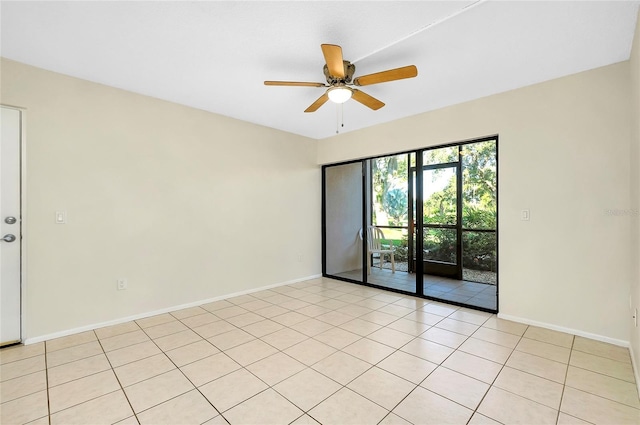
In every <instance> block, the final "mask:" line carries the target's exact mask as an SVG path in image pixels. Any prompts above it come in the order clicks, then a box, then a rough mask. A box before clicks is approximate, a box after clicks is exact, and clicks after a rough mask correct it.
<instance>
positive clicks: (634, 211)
mask: <svg viewBox="0 0 640 425" xmlns="http://www.w3.org/2000/svg"><path fill="white" fill-rule="evenodd" d="M630 74H631V120H632V121H631V155H630V158H631V214H630V215H629V216H630V218H631V230H632V231H631V237H632V244H631V266H632V268H631V300H632V307H633V308H634V309H635V308H638V309H640V12H638V20H637V21H636V33H635V37H634V39H633V48H632V50H631V60H630ZM638 320H640V318H639V319H638ZM628 321H629V323H630V327H631V335H630V338H631V351H632V354H633V356H634V364H635V366H636V382H637V383H638V385H640V374H638V368H639V367H640V328H638V327H636V326H634V324H633V319H632V317H631V315H629V316H628Z"/></svg>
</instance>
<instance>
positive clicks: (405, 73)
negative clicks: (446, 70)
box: [264, 44, 418, 112]
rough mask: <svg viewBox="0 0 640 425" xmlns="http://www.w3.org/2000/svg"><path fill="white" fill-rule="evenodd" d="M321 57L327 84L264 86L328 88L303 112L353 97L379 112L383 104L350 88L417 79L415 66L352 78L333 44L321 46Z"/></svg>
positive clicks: (351, 67) (275, 83)
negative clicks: (327, 102)
mask: <svg viewBox="0 0 640 425" xmlns="http://www.w3.org/2000/svg"><path fill="white" fill-rule="evenodd" d="M320 47H322V54H323V55H324V59H325V61H326V65H325V66H324V68H323V71H324V75H325V77H326V79H327V83H326V84H325V83H307V82H301V81H265V82H264V84H265V85H266V86H298V87H328V89H327V90H326V91H325V92H324V94H323V95H322V96H320V97H319V98H318V100H316V101H315V102H313V103H312V104H311V105H310V106H309V107H308V108H307V109H305V110H304V111H305V112H315V111H317V110H318V108H320V107H321V106H322V105H324V104H325V102H326V101H327V100H331V101H333V102H335V103H344V102H346V101H347V100H349V99H350V98H352V97H353V99H354V100H356V101H357V102H360V103H362V104H363V105H365V106H367V107H369V108H371V109H373V110H374V111H376V110H378V109H380V108H382V107H383V106H384V103H383V102H381V101H379V100H378V99H376V98H375V97H373V96H370V95H368V94H366V93H365V92H362V91H360V90H358V89H356V88H352V87H353V86H368V85H371V84H378V83H386V82H387V81H395V80H402V79H404V78H413V77H415V76H416V75H418V68H416V67H415V65H409V66H403V67H401V68H395V69H389V70H387V71H382V72H376V73H374V74H368V75H363V76H361V77H356V78H355V79H354V78H353V74H354V73H355V71H356V66H355V65H354V64H352V63H351V62H349V61H346V60H343V59H342V48H341V47H340V46H336V45H334V44H322V45H321V46H320Z"/></svg>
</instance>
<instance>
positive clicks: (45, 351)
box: [42, 342, 51, 425]
mask: <svg viewBox="0 0 640 425" xmlns="http://www.w3.org/2000/svg"><path fill="white" fill-rule="evenodd" d="M42 344H44V372H45V373H44V376H45V385H46V387H47V419H48V420H49V425H51V399H50V398H49V367H48V365H47V343H46V342H43V343H42Z"/></svg>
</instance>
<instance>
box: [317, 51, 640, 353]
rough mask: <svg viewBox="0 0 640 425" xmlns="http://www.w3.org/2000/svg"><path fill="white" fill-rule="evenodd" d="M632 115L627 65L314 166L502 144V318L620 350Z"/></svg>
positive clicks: (437, 117) (374, 136)
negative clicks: (451, 146)
mask: <svg viewBox="0 0 640 425" xmlns="http://www.w3.org/2000/svg"><path fill="white" fill-rule="evenodd" d="M628 105H629V63H628V62H623V63H619V64H615V65H611V66H607V67H603V68H599V69H595V70H592V71H588V72H583V73H580V74H576V75H572V76H568V77H565V78H560V79H556V80H552V81H548V82H545V83H541V84H536V85H533V86H529V87H525V88H522V89H518V90H513V91H510V92H505V93H502V94H498V95H494V96H490V97H486V98H483V99H479V100H476V101H472V102H468V103H464V104H460V105H455V106H452V107H448V108H444V109H440V110H437V111H433V112H428V113H424V114H421V115H416V116H413V117H409V118H405V119H401V120H397V121H394V122H390V123H386V124H382V125H378V126H375V127H371V128H367V129H363V130H359V131H355V132H350V133H345V134H341V135H339V136H335V137H331V138H329V139H325V140H321V141H319V144H318V162H319V163H320V164H326V163H332V162H338V161H343V160H347V159H353V158H361V157H366V156H371V155H380V154H387V153H393V152H399V151H404V150H408V149H413V148H420V147H427V146H435V145H438V144H443V143H450V142H455V141H460V140H466V139H471V138H477V137H481V136H487V135H492V134H499V136H500V141H499V231H500V235H499V261H500V264H499V282H500V307H499V308H500V313H501V314H502V315H503V316H505V317H510V318H518V319H519V320H523V321H527V322H529V323H539V324H544V325H546V326H551V327H555V328H558V329H564V330H571V331H575V332H578V333H580V334H583V335H589V336H596V337H599V338H601V339H605V340H611V341H613V342H617V343H621V344H624V343H626V342H627V341H628V340H629V320H628V319H627V312H628V311H629V309H628V295H629V282H630V278H631V273H630V270H631V255H630V252H629V249H628V247H629V245H630V237H629V231H630V223H629V219H628V217H624V216H620V215H615V214H613V215H612V214H608V213H607V211H609V210H627V209H628V208H629V191H630V183H629V181H630V180H629V179H630V171H629V168H630V166H629V161H628V159H627V158H628V156H629V152H630V150H629V137H630V135H629V125H630V114H629V106H628ZM522 209H530V210H531V221H528V222H527V221H520V218H519V216H520V210H522Z"/></svg>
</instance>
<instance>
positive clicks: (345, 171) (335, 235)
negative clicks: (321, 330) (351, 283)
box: [323, 162, 364, 282]
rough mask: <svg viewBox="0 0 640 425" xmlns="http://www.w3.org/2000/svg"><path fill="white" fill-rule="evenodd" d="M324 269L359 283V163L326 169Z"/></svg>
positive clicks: (361, 251)
mask: <svg viewBox="0 0 640 425" xmlns="http://www.w3.org/2000/svg"><path fill="white" fill-rule="evenodd" d="M324 171H325V173H324V200H325V220H324V222H325V227H324V233H325V248H324V255H325V261H324V266H325V269H324V270H323V272H324V273H325V274H328V275H332V276H336V277H341V278H346V279H352V280H356V281H358V282H362V277H363V263H364V261H363V259H364V253H363V249H362V247H363V241H362V239H360V229H361V228H362V221H363V201H362V199H363V198H362V194H363V191H362V186H363V185H362V182H363V178H362V162H354V163H350V164H343V165H336V166H332V167H326V168H325V170H324Z"/></svg>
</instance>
